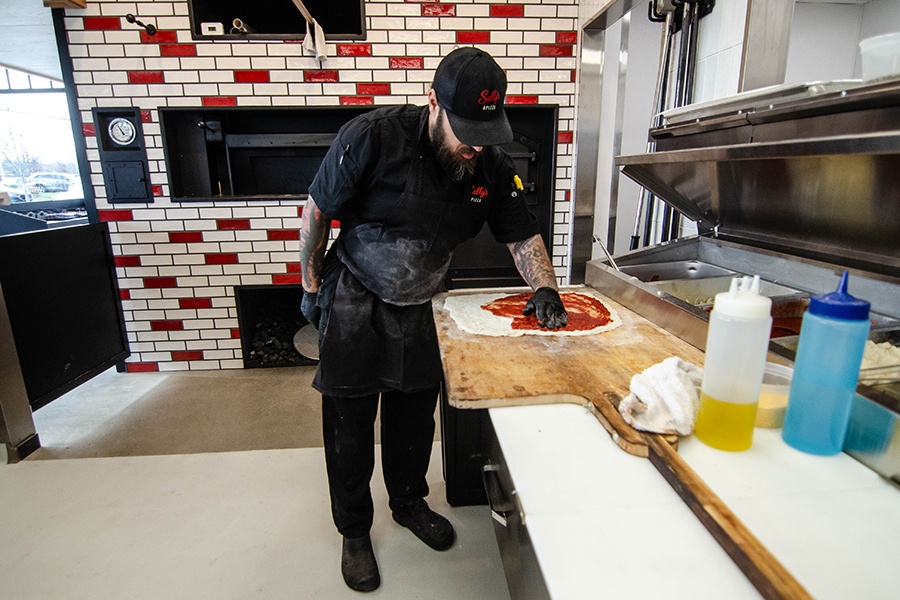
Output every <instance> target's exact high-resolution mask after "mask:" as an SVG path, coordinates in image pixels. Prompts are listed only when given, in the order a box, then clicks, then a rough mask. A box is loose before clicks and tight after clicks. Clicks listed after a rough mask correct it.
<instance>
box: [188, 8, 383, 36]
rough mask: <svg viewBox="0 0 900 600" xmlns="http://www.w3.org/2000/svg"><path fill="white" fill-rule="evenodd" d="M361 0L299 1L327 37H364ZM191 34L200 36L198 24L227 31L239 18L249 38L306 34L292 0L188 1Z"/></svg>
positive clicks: (363, 11)
mask: <svg viewBox="0 0 900 600" xmlns="http://www.w3.org/2000/svg"><path fill="white" fill-rule="evenodd" d="M364 4H365V0H303V5H304V6H305V7H306V9H307V10H308V11H309V13H310V14H311V15H312V17H313V18H314V19H315V20H316V22H318V23H319V25H320V26H321V27H322V30H323V31H324V32H325V38H326V39H328V40H341V39H364V38H365V36H366V33H365V10H364V8H363V6H364ZM188 10H189V12H190V17H191V31H192V34H193V37H195V38H197V37H203V38H204V39H214V38H212V36H205V35H202V29H201V24H202V23H221V24H222V25H223V29H224V32H225V34H230V32H231V27H232V23H233V21H234V19H240V20H241V21H242V22H243V23H244V24H246V25H247V26H248V27H249V28H250V30H252V31H251V33H250V34H248V35H247V37H248V38H253V37H273V38H278V37H299V38H302V37H304V36H305V35H306V21H305V20H304V18H303V15H302V14H300V11H299V10H298V9H297V6H296V5H295V4H294V2H293V0H191V1H190V3H189V4H188Z"/></svg>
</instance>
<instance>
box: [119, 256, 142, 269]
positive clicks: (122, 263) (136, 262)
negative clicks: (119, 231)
mask: <svg viewBox="0 0 900 600" xmlns="http://www.w3.org/2000/svg"><path fill="white" fill-rule="evenodd" d="M114 260H115V263H116V266H117V267H139V266H141V257H140V256H137V255H132V256H116V257H115V259H114Z"/></svg>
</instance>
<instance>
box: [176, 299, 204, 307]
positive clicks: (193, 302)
mask: <svg viewBox="0 0 900 600" xmlns="http://www.w3.org/2000/svg"><path fill="white" fill-rule="evenodd" d="M178 308H212V298H179V299H178Z"/></svg>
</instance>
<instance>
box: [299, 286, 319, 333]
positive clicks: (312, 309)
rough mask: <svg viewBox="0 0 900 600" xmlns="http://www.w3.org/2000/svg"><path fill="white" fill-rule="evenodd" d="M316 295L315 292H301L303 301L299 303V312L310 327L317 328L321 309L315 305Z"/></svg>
mask: <svg viewBox="0 0 900 600" xmlns="http://www.w3.org/2000/svg"><path fill="white" fill-rule="evenodd" d="M317 296H318V294H316V293H315V292H307V291H306V290H303V300H301V301H300V312H301V313H303V317H304V318H305V319H306V320H307V321H309V323H310V325H312V326H313V327H315V328H316V329H318V328H319V321H320V320H321V318H322V309H321V308H319V305H318V304H316V299H317Z"/></svg>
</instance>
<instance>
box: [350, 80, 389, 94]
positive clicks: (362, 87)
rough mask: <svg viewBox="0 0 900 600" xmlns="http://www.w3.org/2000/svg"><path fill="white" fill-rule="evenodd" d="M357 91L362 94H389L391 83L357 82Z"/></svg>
mask: <svg viewBox="0 0 900 600" xmlns="http://www.w3.org/2000/svg"><path fill="white" fill-rule="evenodd" d="M356 93H357V94H360V95H362V96H388V95H390V93H391V84H389V83H357V84H356Z"/></svg>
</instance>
